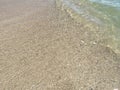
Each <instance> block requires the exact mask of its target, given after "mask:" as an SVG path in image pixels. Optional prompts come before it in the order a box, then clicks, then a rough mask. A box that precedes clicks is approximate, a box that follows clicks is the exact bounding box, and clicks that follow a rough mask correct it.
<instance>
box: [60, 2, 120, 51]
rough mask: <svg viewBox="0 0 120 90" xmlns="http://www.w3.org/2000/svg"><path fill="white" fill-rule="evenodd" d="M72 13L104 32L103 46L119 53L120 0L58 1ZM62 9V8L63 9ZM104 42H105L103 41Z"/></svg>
mask: <svg viewBox="0 0 120 90" xmlns="http://www.w3.org/2000/svg"><path fill="white" fill-rule="evenodd" d="M60 2H61V3H62V4H63V5H64V7H67V9H68V10H71V11H72V12H71V13H70V14H73V15H72V16H74V17H75V16H76V15H74V14H77V19H78V16H79V17H82V18H84V19H86V20H88V21H90V22H92V23H95V24H96V25H98V26H100V27H102V29H101V32H102V31H103V29H104V30H105V34H104V36H103V37H101V38H103V42H102V43H103V44H105V45H107V46H109V47H111V48H112V49H113V50H115V51H116V52H120V29H119V28H120V0H60ZM64 7H63V8H64ZM104 40H105V41H104Z"/></svg>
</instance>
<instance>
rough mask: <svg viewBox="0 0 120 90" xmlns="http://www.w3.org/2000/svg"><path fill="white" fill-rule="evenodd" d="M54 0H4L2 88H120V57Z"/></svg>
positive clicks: (0, 18) (0, 4)
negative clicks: (62, 9) (100, 42)
mask: <svg viewBox="0 0 120 90" xmlns="http://www.w3.org/2000/svg"><path fill="white" fill-rule="evenodd" d="M98 38H99V35H97V32H93V31H91V30H90V28H89V27H87V25H84V24H82V22H81V24H80V23H77V22H75V21H74V20H72V19H71V18H70V17H69V16H68V15H67V14H65V13H64V14H63V13H62V11H59V10H58V9H57V8H56V6H55V1H54V0H0V90H114V89H115V88H118V90H120V75H119V74H120V58H119V55H117V54H116V53H114V52H113V51H112V50H111V49H110V48H108V47H104V46H102V45H100V44H99V43H97V39H98Z"/></svg>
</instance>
